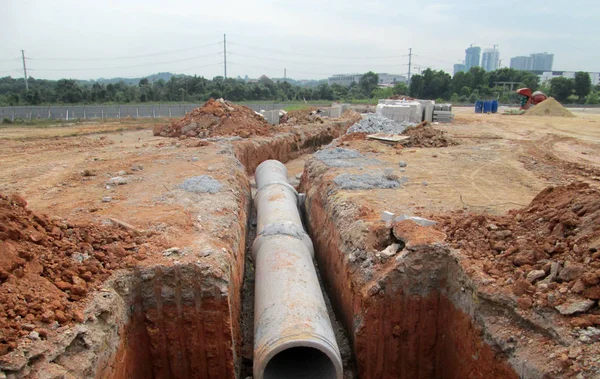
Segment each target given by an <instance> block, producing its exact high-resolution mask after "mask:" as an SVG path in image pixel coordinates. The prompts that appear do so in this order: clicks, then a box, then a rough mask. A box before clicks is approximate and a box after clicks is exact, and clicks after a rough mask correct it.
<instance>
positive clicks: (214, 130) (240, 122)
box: [154, 99, 272, 138]
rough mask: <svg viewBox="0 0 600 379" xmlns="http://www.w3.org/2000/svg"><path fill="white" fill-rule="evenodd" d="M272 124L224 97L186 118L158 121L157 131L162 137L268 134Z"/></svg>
mask: <svg viewBox="0 0 600 379" xmlns="http://www.w3.org/2000/svg"><path fill="white" fill-rule="evenodd" d="M271 134H272V128H271V126H270V125H269V124H268V123H267V121H266V120H265V118H264V117H262V116H260V115H258V114H256V112H254V111H253V110H252V109H250V108H248V107H245V106H242V105H236V104H233V103H230V102H229V101H225V100H223V99H218V100H214V99H210V100H208V101H207V102H206V103H205V104H204V105H203V106H202V107H200V108H196V109H194V110H193V111H191V112H190V113H188V114H186V115H185V116H184V117H183V118H181V119H179V120H175V121H173V122H171V123H169V124H162V125H156V126H155V127H154V135H155V136H162V137H180V136H182V135H185V136H187V137H199V138H206V137H216V136H239V137H242V138H247V137H250V136H266V135H271Z"/></svg>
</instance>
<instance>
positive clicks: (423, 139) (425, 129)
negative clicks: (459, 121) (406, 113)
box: [402, 121, 458, 147]
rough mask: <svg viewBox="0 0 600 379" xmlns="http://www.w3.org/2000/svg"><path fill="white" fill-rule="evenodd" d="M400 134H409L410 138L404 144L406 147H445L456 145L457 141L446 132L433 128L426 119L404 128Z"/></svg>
mask: <svg viewBox="0 0 600 379" xmlns="http://www.w3.org/2000/svg"><path fill="white" fill-rule="evenodd" d="M402 134H403V135H405V136H410V140H408V142H407V143H405V144H404V146H406V147H447V146H452V145H458V143H457V142H455V141H454V140H452V139H451V138H450V137H448V136H447V135H446V132H444V131H442V130H439V129H435V128H434V127H432V126H431V125H430V124H429V122H427V121H424V122H422V123H420V124H418V125H416V126H412V127H408V128H406V130H405V131H404V132H403V133H402Z"/></svg>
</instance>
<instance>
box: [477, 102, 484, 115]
mask: <svg viewBox="0 0 600 379" xmlns="http://www.w3.org/2000/svg"><path fill="white" fill-rule="evenodd" d="M481 112H483V101H481V100H477V101H475V113H481Z"/></svg>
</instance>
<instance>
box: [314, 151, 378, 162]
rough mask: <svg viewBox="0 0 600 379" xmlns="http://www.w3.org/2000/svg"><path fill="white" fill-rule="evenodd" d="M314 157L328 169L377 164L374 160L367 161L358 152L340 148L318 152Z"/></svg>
mask: <svg viewBox="0 0 600 379" xmlns="http://www.w3.org/2000/svg"><path fill="white" fill-rule="evenodd" d="M314 157H315V158H317V159H318V160H320V161H321V162H323V163H325V164H326V165H327V166H330V167H361V166H365V165H369V164H374V163H377V161H376V160H374V159H368V158H366V157H365V156H364V155H362V154H361V153H359V152H358V151H355V150H350V149H344V148H341V147H336V148H333V149H324V150H319V151H317V152H316V153H315V154H314Z"/></svg>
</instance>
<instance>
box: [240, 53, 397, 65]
mask: <svg viewBox="0 0 600 379" xmlns="http://www.w3.org/2000/svg"><path fill="white" fill-rule="evenodd" d="M229 55H235V56H240V57H244V58H253V59H259V60H268V61H275V62H283V63H290V62H291V63H310V62H311V61H298V60H297V59H280V58H271V57H260V56H256V55H249V54H240V53H236V52H231V51H230V52H229ZM399 57H401V56H397V57H395V58H399ZM312 62H316V61H312ZM318 64H319V65H320V66H336V67H340V66H349V67H354V66H362V65H366V64H368V65H371V66H377V67H382V66H386V67H396V66H400V65H398V64H391V63H389V64H388V63H386V64H371V63H369V62H356V63H333V62H331V63H326V62H322V61H319V63H318Z"/></svg>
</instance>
